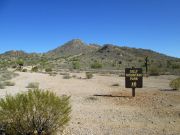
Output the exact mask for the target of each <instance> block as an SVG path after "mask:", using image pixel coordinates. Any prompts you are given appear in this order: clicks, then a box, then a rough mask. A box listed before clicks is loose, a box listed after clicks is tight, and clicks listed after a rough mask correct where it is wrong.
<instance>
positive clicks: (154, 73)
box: [149, 67, 160, 76]
mask: <svg viewBox="0 0 180 135" xmlns="http://www.w3.org/2000/svg"><path fill="white" fill-rule="evenodd" d="M159 72H160V71H159V69H158V68H157V67H151V68H150V69H149V75H151V76H158V75H159V74H160V73H159Z"/></svg>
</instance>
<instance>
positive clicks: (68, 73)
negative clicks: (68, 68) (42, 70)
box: [60, 73, 69, 75]
mask: <svg viewBox="0 0 180 135" xmlns="http://www.w3.org/2000/svg"><path fill="white" fill-rule="evenodd" d="M60 75H69V73H60Z"/></svg>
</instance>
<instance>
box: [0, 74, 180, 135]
mask: <svg viewBox="0 0 180 135" xmlns="http://www.w3.org/2000/svg"><path fill="white" fill-rule="evenodd" d="M16 73H17V74H19V75H18V76H17V77H15V78H13V79H12V80H11V81H12V82H14V83H15V85H14V86H10V87H6V88H5V89H1V90H0V96H1V98H2V97H4V96H5V95H7V94H11V95H14V94H17V93H19V92H26V91H28V89H29V88H26V87H27V86H28V84H29V83H31V82H36V83H39V88H40V89H44V90H50V91H53V92H55V93H56V94H57V95H58V96H62V95H68V96H71V99H70V103H71V105H72V112H71V120H70V122H69V124H68V126H67V127H66V128H65V130H64V132H63V134H65V135H121V134H123V135H130V134H132V135H134V134H137V135H144V134H146V135H153V134H154V135H156V134H158V135H178V134H179V133H180V91H175V90H172V89H171V88H170V87H169V82H170V81H171V80H173V79H175V78H177V76H174V75H161V76H150V77H144V84H143V85H144V86H143V88H139V89H136V97H132V92H131V89H126V88H125V77H120V76H119V75H118V74H100V73H99V74H98V73H96V74H93V77H92V78H91V79H87V78H86V75H85V72H78V73H76V72H70V71H67V70H66V71H61V72H60V73H58V74H57V75H55V76H52V75H49V74H45V73H31V72H16ZM67 73H68V74H69V76H70V78H66V79H65V78H64V77H63V76H64V74H67Z"/></svg>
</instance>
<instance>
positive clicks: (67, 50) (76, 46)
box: [46, 39, 99, 57]
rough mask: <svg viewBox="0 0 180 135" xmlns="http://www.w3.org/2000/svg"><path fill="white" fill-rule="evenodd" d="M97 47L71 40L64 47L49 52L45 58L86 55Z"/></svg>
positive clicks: (78, 40)
mask: <svg viewBox="0 0 180 135" xmlns="http://www.w3.org/2000/svg"><path fill="white" fill-rule="evenodd" d="M98 48H99V47H98V46H97V45H94V44H92V45H87V44H85V43H84V42H82V41H81V40H80V39H73V40H71V41H69V42H67V43H65V44H64V45H62V46H60V47H58V48H56V49H54V50H51V51H49V52H47V53H46V55H47V56H50V57H52V56H54V57H59V56H72V55H78V54H86V53H89V52H93V51H96V50H97V49H98Z"/></svg>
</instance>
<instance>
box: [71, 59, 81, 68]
mask: <svg viewBox="0 0 180 135" xmlns="http://www.w3.org/2000/svg"><path fill="white" fill-rule="evenodd" d="M72 65H73V69H80V63H79V62H77V61H76V62H73V63H72Z"/></svg>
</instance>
